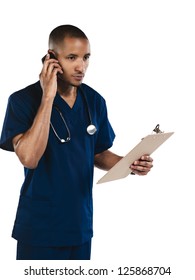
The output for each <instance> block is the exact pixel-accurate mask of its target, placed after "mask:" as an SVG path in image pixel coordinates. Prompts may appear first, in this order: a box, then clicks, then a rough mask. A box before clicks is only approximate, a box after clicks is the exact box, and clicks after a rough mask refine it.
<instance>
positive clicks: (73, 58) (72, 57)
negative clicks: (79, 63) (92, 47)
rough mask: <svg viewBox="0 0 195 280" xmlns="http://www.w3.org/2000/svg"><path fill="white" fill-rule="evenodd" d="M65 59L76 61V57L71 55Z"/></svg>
mask: <svg viewBox="0 0 195 280" xmlns="http://www.w3.org/2000/svg"><path fill="white" fill-rule="evenodd" d="M67 59H68V60H71V61H74V60H75V59H76V56H75V55H72V54H71V55H69V56H67Z"/></svg>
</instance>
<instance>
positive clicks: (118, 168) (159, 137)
mask: <svg viewBox="0 0 195 280" xmlns="http://www.w3.org/2000/svg"><path fill="white" fill-rule="evenodd" d="M153 131H155V132H156V134H149V135H147V136H146V137H145V138H143V139H142V140H141V141H140V142H139V143H138V144H137V145H136V146H135V147H134V148H133V149H132V150H131V151H130V152H129V153H128V154H127V155H126V156H125V157H123V158H122V159H121V160H120V161H118V162H117V163H116V164H115V165H114V166H113V167H112V168H111V169H110V170H109V171H108V172H107V173H106V174H105V175H104V176H103V177H102V178H101V179H100V180H99V181H98V182H97V184H101V183H106V182H109V181H114V180H118V179H122V178H125V177H127V176H128V175H129V174H130V173H131V172H132V170H131V169H130V165H131V164H132V163H133V162H134V161H135V160H137V159H139V158H140V157H141V156H143V155H144V154H148V155H151V154H152V153H153V152H154V151H155V150H156V149H158V147H159V146H160V145H162V144H163V143H164V142H165V141H166V140H167V139H169V137H170V136H172V135H173V133H174V132H167V133H164V132H162V131H160V130H159V125H157V126H156V128H155V129H154V130H153Z"/></svg>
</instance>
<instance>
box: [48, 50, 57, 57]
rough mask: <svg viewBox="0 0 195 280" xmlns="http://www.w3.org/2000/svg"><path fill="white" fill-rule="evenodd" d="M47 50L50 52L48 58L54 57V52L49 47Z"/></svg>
mask: <svg viewBox="0 0 195 280" xmlns="http://www.w3.org/2000/svg"><path fill="white" fill-rule="evenodd" d="M47 52H48V54H50V58H56V54H55V52H54V51H53V50H51V49H49V50H48V51H47Z"/></svg>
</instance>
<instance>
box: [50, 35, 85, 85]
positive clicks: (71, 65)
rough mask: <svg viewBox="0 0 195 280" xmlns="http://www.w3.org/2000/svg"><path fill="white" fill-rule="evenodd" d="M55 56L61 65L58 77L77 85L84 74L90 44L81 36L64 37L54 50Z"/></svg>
mask: <svg viewBox="0 0 195 280" xmlns="http://www.w3.org/2000/svg"><path fill="white" fill-rule="evenodd" d="M54 52H55V56H56V58H57V60H58V61H59V64H60V66H61V67H62V70H63V74H58V76H59V78H61V79H62V80H64V81H65V82H67V83H68V84H70V85H72V86H79V85H80V84H81V83H82V81H83V78H84V76H85V73H86V70H87V67H88V64H89V57H90V44H89V41H88V40H87V39H83V38H69V37H67V38H65V39H64V41H63V42H62V43H61V44H59V45H58V46H57V47H56V48H55V50H54Z"/></svg>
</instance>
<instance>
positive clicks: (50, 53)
mask: <svg viewBox="0 0 195 280" xmlns="http://www.w3.org/2000/svg"><path fill="white" fill-rule="evenodd" d="M49 55H50V58H53V59H56V57H55V55H54V54H53V53H52V52H49ZM45 58H46V55H45V56H44V57H43V58H42V59H41V61H42V63H44V61H45Z"/></svg>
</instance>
